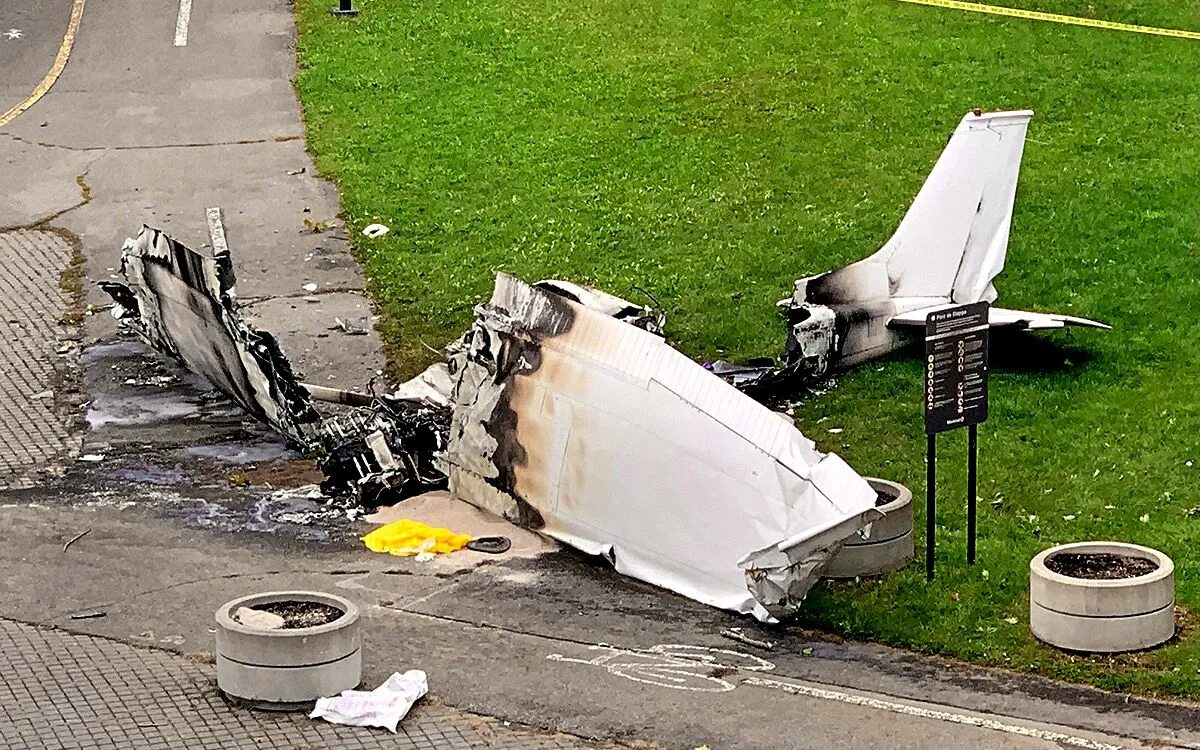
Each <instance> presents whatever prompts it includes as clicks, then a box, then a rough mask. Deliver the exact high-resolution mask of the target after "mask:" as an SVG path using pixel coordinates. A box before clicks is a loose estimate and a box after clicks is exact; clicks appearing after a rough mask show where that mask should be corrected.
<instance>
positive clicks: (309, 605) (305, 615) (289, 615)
mask: <svg viewBox="0 0 1200 750" xmlns="http://www.w3.org/2000/svg"><path fill="white" fill-rule="evenodd" d="M254 608H255V609H261V610H262V611H263V612H270V613H271V614H273V615H279V616H280V617H282V618H283V629H284V630H295V629H297V628H315V627H317V626H318V625H327V624H329V623H331V622H333V621H334V620H336V619H338V618H339V617H341V616H342V615H343V614H345V613H344V612H342V610H340V609H338V608H337V607H333V606H330V605H328V604H322V603H321V602H308V601H297V600H295V599H289V600H287V601H283V602H268V603H267V604H255V605H254Z"/></svg>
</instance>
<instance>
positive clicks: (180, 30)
mask: <svg viewBox="0 0 1200 750" xmlns="http://www.w3.org/2000/svg"><path fill="white" fill-rule="evenodd" d="M191 20H192V0H179V15H178V16H177V17H176V18H175V46H176V47H186V46H187V32H188V23H189V22H190V21H191Z"/></svg>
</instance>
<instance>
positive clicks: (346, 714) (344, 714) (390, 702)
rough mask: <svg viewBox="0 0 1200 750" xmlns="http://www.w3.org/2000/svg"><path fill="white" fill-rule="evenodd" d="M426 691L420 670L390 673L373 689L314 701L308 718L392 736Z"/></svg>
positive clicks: (425, 680) (353, 691) (424, 677)
mask: <svg viewBox="0 0 1200 750" xmlns="http://www.w3.org/2000/svg"><path fill="white" fill-rule="evenodd" d="M427 692H429V681H428V679H427V678H426V676H425V673H424V672H422V671H421V670H419V669H410V670H409V671H407V672H405V673H404V674H400V673H399V672H394V673H392V676H391V677H389V678H387V681H386V682H384V683H383V684H382V685H380V686H379V687H377V688H375V689H374V690H371V691H365V690H343V691H342V694H341V695H339V696H336V697H334V698H318V699H317V705H316V707H315V708H314V709H313V712H312V713H311V714H309V715H308V718H310V719H324V720H325V721H328V722H329V723H331V724H346V725H349V726H353V727H387V728H388V729H390V730H391V732H392V734H395V733H396V727H397V726H398V725H399V724H400V720H401V719H403V718H404V717H405V715H406V714H407V713H408V710H409V709H410V708H412V706H413V704H414V703H416V702H417V701H418V700H420V698H421V696H423V695H425V693H427Z"/></svg>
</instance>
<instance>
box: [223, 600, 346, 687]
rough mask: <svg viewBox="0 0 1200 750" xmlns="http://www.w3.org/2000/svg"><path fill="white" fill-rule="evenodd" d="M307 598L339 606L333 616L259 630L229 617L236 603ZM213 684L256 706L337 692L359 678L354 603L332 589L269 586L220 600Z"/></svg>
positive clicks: (254, 604)
mask: <svg viewBox="0 0 1200 750" xmlns="http://www.w3.org/2000/svg"><path fill="white" fill-rule="evenodd" d="M284 601H310V602H318V603H321V604H326V605H329V606H332V607H334V608H336V609H339V610H341V611H342V616H341V617H339V618H338V619H336V620H334V621H333V622H330V623H326V624H324V625H318V626H315V627H308V628H294V629H290V630H284V629H280V630H260V629H257V628H251V627H247V626H246V625H243V624H242V623H240V622H238V621H237V620H235V619H234V617H233V613H234V612H236V611H237V609H238V608H239V607H250V608H254V607H256V606H259V605H263V604H268V603H271V602H284ZM216 621H217V647H216V659H217V687H218V688H220V689H221V691H222V692H224V693H225V694H226V695H228V696H230V697H233V698H237V699H240V700H243V701H247V702H249V703H251V704H252V705H255V706H257V707H261V708H278V709H289V708H294V707H297V706H298V705H300V704H310V703H312V702H313V701H314V700H316V699H317V698H321V697H325V696H331V695H337V694H338V693H340V692H341V691H343V690H349V689H352V688H355V687H357V686H358V685H359V683H360V682H361V681H362V638H361V636H360V634H359V629H358V607H357V606H356V605H355V604H354V603H353V602H351V601H349V600H347V599H343V598H342V597H340V596H333V595H332V594H322V593H318V592H314V591H272V592H269V593H264V594H252V595H250V596H243V597H241V598H240V599H234V600H233V601H231V602H226V603H225V604H223V605H221V608H220V609H218V610H217V614H216Z"/></svg>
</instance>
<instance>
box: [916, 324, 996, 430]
mask: <svg viewBox="0 0 1200 750" xmlns="http://www.w3.org/2000/svg"><path fill="white" fill-rule="evenodd" d="M987 354H988V303H986V302H976V303H974V304H971V305H961V306H959V307H952V308H949V309H947V310H938V311H937V312H933V313H930V314H929V317H928V318H926V320H925V432H926V433H927V434H930V435H932V434H934V433H937V432H945V431H947V430H954V429H957V428H959V427H966V426H967V425H973V424H979V423H981V422H983V421H985V420H986V419H987V410H988V397H987Z"/></svg>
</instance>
